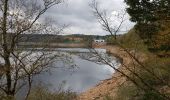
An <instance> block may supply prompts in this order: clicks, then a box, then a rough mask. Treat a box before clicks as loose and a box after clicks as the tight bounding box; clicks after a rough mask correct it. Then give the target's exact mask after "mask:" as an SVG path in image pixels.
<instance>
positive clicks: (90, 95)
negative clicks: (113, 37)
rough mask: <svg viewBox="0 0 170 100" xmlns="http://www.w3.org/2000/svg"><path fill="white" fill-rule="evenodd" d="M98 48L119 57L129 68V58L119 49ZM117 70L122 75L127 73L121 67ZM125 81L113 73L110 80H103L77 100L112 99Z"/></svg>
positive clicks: (115, 47) (130, 62)
mask: <svg viewBox="0 0 170 100" xmlns="http://www.w3.org/2000/svg"><path fill="white" fill-rule="evenodd" d="M100 48H105V49H106V50H107V51H108V52H110V53H111V54H112V55H113V56H115V55H116V56H118V57H120V58H121V59H122V63H123V64H125V65H127V66H130V65H131V64H132V60H131V57H130V56H129V55H128V54H127V53H126V52H125V51H124V50H123V49H121V48H120V47H118V46H102V47H100ZM140 56H141V55H140ZM119 69H120V70H121V71H123V72H124V73H128V71H127V70H126V69H125V68H124V67H123V66H120V67H119ZM125 81H126V78H125V77H124V76H122V75H121V74H120V73H118V72H115V73H114V74H113V77H112V78H111V79H108V80H104V81H102V82H101V83H100V84H98V85H97V86H96V87H94V88H91V89H90V90H88V91H86V92H84V93H82V94H80V96H79V98H78V100H103V97H105V96H106V95H108V96H112V97H113V98H114V97H115V96H116V91H117V90H118V86H119V85H121V84H123V83H124V82H125Z"/></svg>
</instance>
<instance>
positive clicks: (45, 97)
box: [28, 86, 77, 100]
mask: <svg viewBox="0 0 170 100" xmlns="http://www.w3.org/2000/svg"><path fill="white" fill-rule="evenodd" d="M76 97H77V95H76V93H74V92H72V91H70V90H68V91H56V92H51V91H49V90H48V88H45V87H43V86H37V87H35V88H34V89H33V90H32V91H31V93H30V95H29V97H28V100H76Z"/></svg>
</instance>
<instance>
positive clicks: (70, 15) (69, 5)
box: [45, 0, 133, 35]
mask: <svg viewBox="0 0 170 100" xmlns="http://www.w3.org/2000/svg"><path fill="white" fill-rule="evenodd" d="M91 2H92V0H68V1H66V3H64V4H61V5H57V6H55V7H52V8H51V9H49V10H48V12H47V13H46V14H45V16H50V17H51V18H53V19H55V20H56V21H57V23H59V24H70V27H69V29H66V31H65V32H66V34H77V33H80V34H99V35H105V34H107V32H105V31H103V30H102V29H101V26H100V25H99V24H98V22H97V20H96V19H95V17H94V16H93V14H92V10H91V8H90V7H89V3H91ZM98 2H99V3H100V5H101V7H102V8H104V9H108V10H109V11H113V10H116V11H117V10H121V9H124V8H125V4H124V3H123V0H98ZM132 26H133V24H132V23H131V22H129V21H127V22H126V24H124V27H123V29H130V28H131V27H132Z"/></svg>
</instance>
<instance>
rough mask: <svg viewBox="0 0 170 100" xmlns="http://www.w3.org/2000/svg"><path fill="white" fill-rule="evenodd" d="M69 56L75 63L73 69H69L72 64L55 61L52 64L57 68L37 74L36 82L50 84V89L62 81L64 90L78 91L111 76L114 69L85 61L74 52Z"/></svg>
mask: <svg viewBox="0 0 170 100" xmlns="http://www.w3.org/2000/svg"><path fill="white" fill-rule="evenodd" d="M85 54H86V53H85ZM71 56H72V59H73V60H74V64H76V66H75V67H74V68H73V69H70V66H74V65H72V64H71V65H70V64H63V62H55V63H54V64H53V66H55V67H57V68H52V70H51V71H50V73H43V74H41V75H39V76H37V77H36V83H38V82H41V83H43V84H47V85H50V88H51V90H54V89H57V88H58V87H59V85H60V84H61V83H62V82H64V86H63V89H64V90H68V89H71V90H72V91H74V92H78V93H80V92H83V91H86V90H87V89H89V88H91V87H94V86H95V85H97V84H98V83H99V82H100V81H101V80H104V79H108V78H111V77H112V74H113V72H114V70H113V68H111V67H110V66H108V65H106V64H101V63H100V64H97V63H95V62H91V61H87V60H85V59H82V58H81V57H80V56H78V55H75V54H72V55H71ZM112 63H113V64H116V60H113V61H112ZM60 66H62V67H60ZM63 66H64V67H63Z"/></svg>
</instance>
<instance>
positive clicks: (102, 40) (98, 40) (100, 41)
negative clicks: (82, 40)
mask: <svg viewBox="0 0 170 100" xmlns="http://www.w3.org/2000/svg"><path fill="white" fill-rule="evenodd" d="M94 42H95V43H105V42H106V41H105V40H104V39H94Z"/></svg>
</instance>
